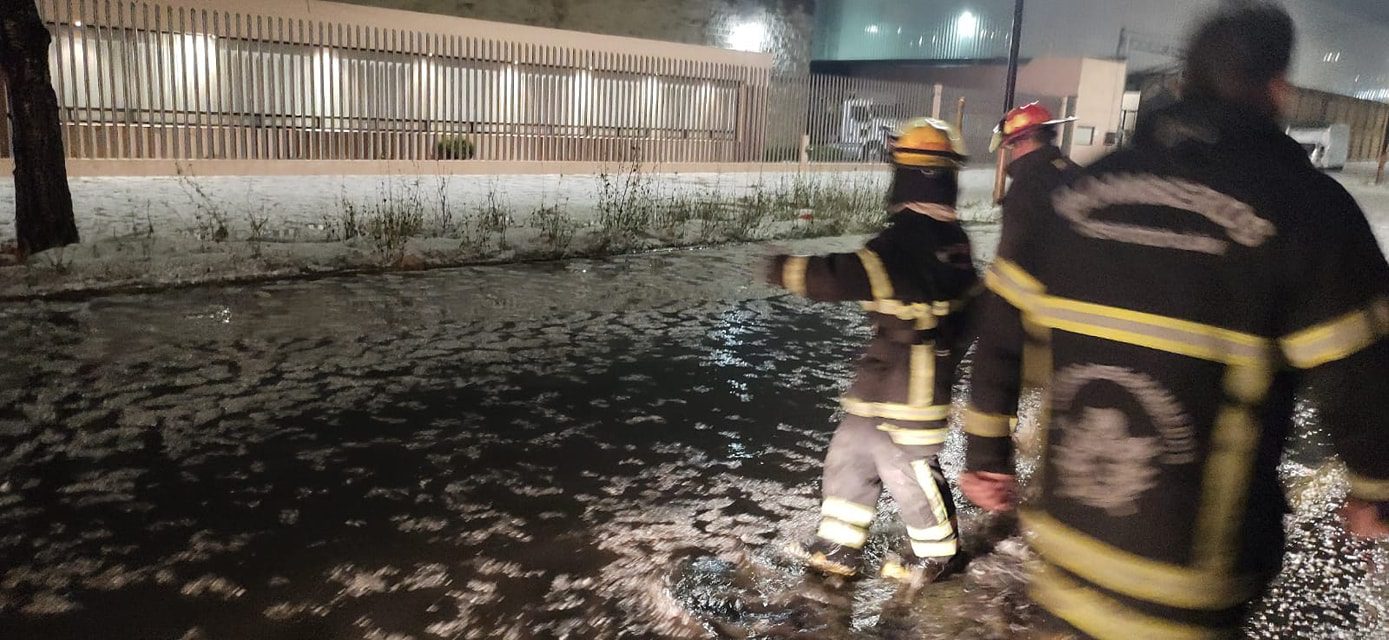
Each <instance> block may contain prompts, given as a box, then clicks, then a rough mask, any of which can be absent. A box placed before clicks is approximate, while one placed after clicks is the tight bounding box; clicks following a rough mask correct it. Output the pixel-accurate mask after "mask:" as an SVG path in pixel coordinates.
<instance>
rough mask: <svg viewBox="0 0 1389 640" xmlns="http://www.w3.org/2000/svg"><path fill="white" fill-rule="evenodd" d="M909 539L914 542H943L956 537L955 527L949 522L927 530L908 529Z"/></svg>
mask: <svg viewBox="0 0 1389 640" xmlns="http://www.w3.org/2000/svg"><path fill="white" fill-rule="evenodd" d="M907 537H909V538H911V539H912V540H920V541H921V542H941V541H943V540H948V539H950V538H953V537H955V525H953V524H951V523H950V521H949V520H947V521H945V522H942V523H940V524H937V525H933V526H930V527H926V528H925V529H917V528H914V527H907Z"/></svg>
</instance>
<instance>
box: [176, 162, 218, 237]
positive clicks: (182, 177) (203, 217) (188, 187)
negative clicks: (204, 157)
mask: <svg viewBox="0 0 1389 640" xmlns="http://www.w3.org/2000/svg"><path fill="white" fill-rule="evenodd" d="M175 171H176V173H177V175H178V185H179V188H180V189H182V190H183V193H184V194H185V195H187V196H188V201H189V202H191V203H192V204H193V222H194V224H195V225H196V227H195V233H196V235H197V237H198V238H199V239H201V240H213V241H215V242H222V241H224V240H226V239H227V237H228V236H229V235H230V234H231V231H230V229H229V227H228V225H227V221H228V219H229V216H228V215H227V210H226V209H225V208H223V207H222V205H221V203H219V202H218V201H217V200H216V199H214V198H213V197H212V196H211V195H209V194H208V193H207V191H206V190H205V189H204V188H203V185H202V183H201V182H199V181H198V180H197V179H195V178H194V177H193V176H191V175H189V174H188V173H187V172H186V171H185V170H184V168H183V165H175Z"/></svg>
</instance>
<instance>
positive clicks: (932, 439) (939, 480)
mask: <svg viewBox="0 0 1389 640" xmlns="http://www.w3.org/2000/svg"><path fill="white" fill-rule="evenodd" d="M945 433H946V426H945V425H944V424H943V423H904V422H889V421H884V420H878V419H871V418H863V417H859V416H853V415H851V416H847V417H846V418H845V419H844V421H843V422H842V423H840V425H839V428H838V429H837V430H836V431H835V432H834V438H833V439H831V440H830V450H829V454H828V455H827V456H826V457H825V469H824V484H823V485H822V487H823V492H824V503H823V505H822V507H821V511H820V513H821V520H820V528H819V530H818V532H817V534H816V535H817V537H818V538H819V539H821V540H822V541H824V542H828V543H831V544H836V545H840V546H844V547H849V548H851V549H860V548H862V547H863V545H864V544H865V543H866V542H867V541H868V529H869V526H870V525H872V524H873V519H874V518H875V517H876V516H877V513H878V495H879V494H880V493H881V492H882V489H883V487H884V486H886V487H887V490H888V493H889V494H891V495H892V499H893V500H895V501H896V502H897V506H898V509H899V510H900V511H901V516H902V521H903V522H904V523H905V524H906V525H907V535H908V537H909V538H910V541H911V549H912V553H913V554H914V555H915V556H916V557H918V558H923V559H942V558H949V557H951V556H954V555H955V554H956V553H957V552H958V551H959V538H958V537H957V535H956V532H955V502H954V500H953V498H952V495H951V493H950V485H949V484H947V483H946V480H945V475H944V474H942V473H941V469H940V463H939V461H938V460H937V459H936V454H937V453H939V451H940V449H941V446H942V444H943V443H944V438H945Z"/></svg>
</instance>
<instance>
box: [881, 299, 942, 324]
mask: <svg viewBox="0 0 1389 640" xmlns="http://www.w3.org/2000/svg"><path fill="white" fill-rule="evenodd" d="M863 310H864V311H869V312H872V313H881V314H883V315H885V316H892V317H894V318H900V319H902V320H920V319H922V318H934V317H935V314H933V313H932V312H931V305H928V304H926V303H924V302H912V303H907V302H902V301H900V300H874V301H872V302H865V303H863Z"/></svg>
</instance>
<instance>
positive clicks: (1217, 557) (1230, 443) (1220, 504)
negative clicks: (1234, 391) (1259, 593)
mask: <svg viewBox="0 0 1389 640" xmlns="http://www.w3.org/2000/svg"><path fill="white" fill-rule="evenodd" d="M1234 375H1238V374H1234V373H1232V372H1227V373H1226V378H1227V379H1229V378H1231V377H1232V376H1234ZM1258 446H1259V427H1258V424H1257V422H1256V420H1255V418H1254V414H1253V413H1252V412H1251V410H1250V409H1249V408H1248V407H1245V406H1227V407H1223V408H1221V410H1220V414H1219V415H1218V416H1217V417H1216V420H1215V431H1214V432H1213V433H1212V435H1211V444H1210V450H1209V451H1208V452H1207V454H1206V468H1205V472H1204V477H1203V478H1202V480H1201V491H1202V494H1201V506H1200V511H1199V512H1198V513H1197V516H1196V538H1195V555H1194V559H1195V563H1196V564H1197V565H1198V566H1201V567H1208V568H1220V569H1224V570H1229V569H1231V568H1233V567H1234V563H1235V558H1236V556H1238V555H1239V552H1238V549H1239V545H1238V538H1239V532H1240V528H1241V527H1240V524H1241V522H1242V520H1243V517H1242V514H1243V513H1244V506H1245V501H1246V500H1247V499H1248V497H1249V483H1250V482H1251V481H1252V480H1253V477H1254V461H1255V457H1256V456H1255V450H1256V449H1258Z"/></svg>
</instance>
